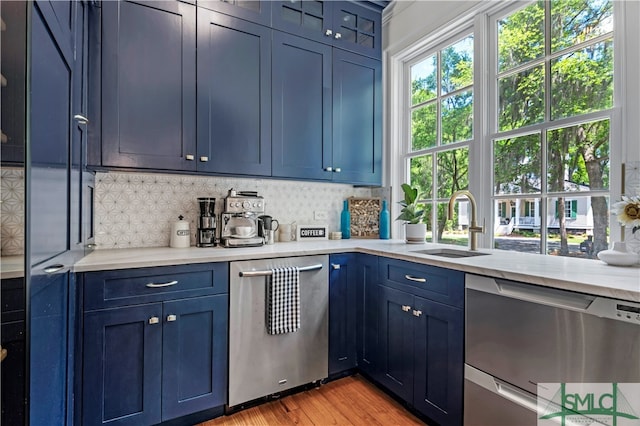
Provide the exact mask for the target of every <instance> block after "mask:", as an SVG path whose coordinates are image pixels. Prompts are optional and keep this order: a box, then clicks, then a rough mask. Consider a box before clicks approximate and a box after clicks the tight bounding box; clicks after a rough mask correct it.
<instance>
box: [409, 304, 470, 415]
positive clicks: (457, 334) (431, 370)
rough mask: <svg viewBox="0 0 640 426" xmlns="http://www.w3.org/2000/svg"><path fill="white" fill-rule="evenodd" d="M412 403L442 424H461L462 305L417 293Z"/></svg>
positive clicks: (414, 308) (413, 307)
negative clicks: (449, 303)
mask: <svg viewBox="0 0 640 426" xmlns="http://www.w3.org/2000/svg"><path fill="white" fill-rule="evenodd" d="M413 310H415V311H416V312H417V313H419V316H418V317H417V318H416V319H417V321H416V322H415V325H414V362H413V365H414V367H415V369H414V373H413V405H414V407H415V408H416V409H417V410H418V411H420V412H421V413H423V414H425V415H427V416H429V417H430V418H432V419H433V420H435V421H437V422H438V423H439V424H441V425H460V424H462V385H463V362H464V360H463V341H464V340H463V339H464V332H463V330H464V328H463V327H464V322H463V321H464V312H463V310H462V309H459V308H454V307H451V306H447V305H443V304H441V303H437V302H433V301H431V300H427V299H423V298H421V297H417V296H416V297H415V299H414V302H413V306H412V313H413Z"/></svg>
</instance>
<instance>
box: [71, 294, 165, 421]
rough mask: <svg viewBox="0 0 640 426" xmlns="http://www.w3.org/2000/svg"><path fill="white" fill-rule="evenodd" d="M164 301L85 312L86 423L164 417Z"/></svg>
mask: <svg viewBox="0 0 640 426" xmlns="http://www.w3.org/2000/svg"><path fill="white" fill-rule="evenodd" d="M161 317H162V304H161V303H153V304H148V305H141V306H133V307H125V308H115V309H106V310H100V311H93V312H88V313H86V314H85V315H84V336H83V342H84V353H83V360H84V362H83V365H84V367H83V398H82V404H83V405H82V407H83V416H82V424H84V425H101V424H111V425H118V426H125V425H132V426H133V425H151V424H155V423H159V422H160V421H161V420H162V416H161V415H162V413H161V411H160V410H161V407H160V403H161V399H160V396H161V386H162V375H161V374H160V373H161V368H162V350H161V349H162V321H161V320H160V318H161Z"/></svg>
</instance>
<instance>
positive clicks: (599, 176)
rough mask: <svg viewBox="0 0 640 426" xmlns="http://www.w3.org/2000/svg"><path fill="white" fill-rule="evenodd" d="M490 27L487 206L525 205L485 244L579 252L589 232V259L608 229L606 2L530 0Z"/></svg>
mask: <svg viewBox="0 0 640 426" xmlns="http://www.w3.org/2000/svg"><path fill="white" fill-rule="evenodd" d="M494 22H495V25H494V31H495V33H494V34H495V38H494V43H493V49H495V52H496V54H495V58H496V61H495V63H494V64H493V67H494V71H493V76H494V77H493V83H492V85H493V88H494V90H495V93H496V107H495V108H494V109H492V110H493V111H494V112H495V115H494V117H493V123H494V124H493V125H492V127H493V131H492V135H491V140H492V142H491V143H492V152H493V163H494V165H493V170H494V173H493V183H494V184H493V188H494V192H493V198H494V201H495V202H494V204H496V205H499V204H500V203H503V202H505V201H507V200H515V201H516V202H523V203H524V206H525V211H524V219H525V220H518V221H517V227H516V228H514V230H513V231H511V232H510V233H509V234H506V235H505V234H503V233H502V231H501V230H499V229H498V228H495V233H494V240H495V246H496V247H498V248H505V249H510V250H513V249H516V250H517V249H518V247H517V245H514V244H510V238H512V237H516V236H517V237H519V238H520V239H522V238H523V237H524V238H526V239H528V240H530V241H531V242H534V241H535V242H536V245H537V247H539V248H540V251H542V252H546V253H550V254H557V255H571V256H585V255H587V254H586V253H581V252H580V242H582V241H583V240H585V239H586V238H587V235H593V243H594V246H595V249H594V251H593V252H594V253H597V252H598V251H600V250H602V249H605V248H607V245H608V231H609V229H608V228H609V223H608V217H609V158H610V146H609V138H610V131H609V129H610V122H611V116H612V108H613V2H612V1H606V0H577V1H573V0H571V1H570V0H556V1H551V2H547V1H544V2H543V1H538V2H535V3H532V4H529V5H528V6H526V7H524V8H521V9H519V10H516V11H514V12H511V13H509V14H507V15H505V16H502V17H500V18H498V19H496V20H495V21H494ZM576 193H580V195H581V196H580V197H575V198H574V196H575V194H576ZM567 196H571V197H572V198H571V199H568V198H567ZM532 204H538V205H539V206H540V207H541V208H540V209H537V208H535V209H532ZM545 206H546V207H545ZM558 206H562V209H559V208H558ZM516 211H517V209H516ZM545 211H546V212H547V214H541V212H545ZM534 212H535V214H534ZM532 216H533V220H531V219H530V218H531V217H532ZM519 219H520V218H519ZM512 241H513V240H512Z"/></svg>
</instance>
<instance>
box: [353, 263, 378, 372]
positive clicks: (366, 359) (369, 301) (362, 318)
mask: <svg viewBox="0 0 640 426" xmlns="http://www.w3.org/2000/svg"><path fill="white" fill-rule="evenodd" d="M356 266H357V268H358V271H357V274H358V275H357V279H358V285H357V288H356V299H357V302H356V317H357V318H356V351H357V358H358V368H359V369H360V370H362V371H364V372H365V373H367V374H369V375H372V376H374V375H375V374H376V369H377V361H376V359H377V355H378V352H379V348H378V257H377V256H373V255H370V254H358V257H357V263H356Z"/></svg>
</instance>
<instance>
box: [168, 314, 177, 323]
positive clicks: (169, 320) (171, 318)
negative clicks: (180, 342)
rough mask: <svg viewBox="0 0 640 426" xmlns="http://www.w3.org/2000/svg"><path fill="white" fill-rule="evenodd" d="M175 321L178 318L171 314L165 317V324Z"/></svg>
mask: <svg viewBox="0 0 640 426" xmlns="http://www.w3.org/2000/svg"><path fill="white" fill-rule="evenodd" d="M176 319H178V317H177V316H175V315H173V314H171V315H167V322H172V321H175V320H176Z"/></svg>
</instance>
